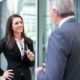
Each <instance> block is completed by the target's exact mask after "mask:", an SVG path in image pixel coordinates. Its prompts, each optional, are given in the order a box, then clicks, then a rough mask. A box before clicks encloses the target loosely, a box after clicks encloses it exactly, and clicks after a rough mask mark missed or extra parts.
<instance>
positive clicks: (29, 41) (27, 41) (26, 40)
mask: <svg viewBox="0 0 80 80" xmlns="http://www.w3.org/2000/svg"><path fill="white" fill-rule="evenodd" d="M24 40H25V42H26V43H29V44H31V43H32V42H33V41H32V39H31V38H29V37H25V39H24Z"/></svg>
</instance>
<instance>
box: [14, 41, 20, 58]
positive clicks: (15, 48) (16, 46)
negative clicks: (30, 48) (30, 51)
mask: <svg viewBox="0 0 80 80" xmlns="http://www.w3.org/2000/svg"><path fill="white" fill-rule="evenodd" d="M13 48H14V51H15V53H14V54H15V55H16V56H17V57H18V58H19V59H21V52H20V50H19V47H18V45H17V43H16V41H15V42H14V47H13Z"/></svg>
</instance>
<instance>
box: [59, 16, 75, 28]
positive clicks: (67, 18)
mask: <svg viewBox="0 0 80 80" xmlns="http://www.w3.org/2000/svg"><path fill="white" fill-rule="evenodd" d="M74 18H75V17H74V16H68V17H66V18H64V19H62V20H61V22H60V24H59V28H60V27H61V26H62V25H63V24H64V23H65V22H66V21H69V20H72V19H74Z"/></svg>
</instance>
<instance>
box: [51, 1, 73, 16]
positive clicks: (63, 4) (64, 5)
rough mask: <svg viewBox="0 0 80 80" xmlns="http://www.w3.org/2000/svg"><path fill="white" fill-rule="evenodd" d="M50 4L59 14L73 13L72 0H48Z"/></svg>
mask: <svg viewBox="0 0 80 80" xmlns="http://www.w3.org/2000/svg"><path fill="white" fill-rule="evenodd" d="M50 6H51V8H52V9H56V10H57V11H58V12H59V14H60V15H65V14H67V15H69V14H71V13H73V14H74V4H73V0H50Z"/></svg>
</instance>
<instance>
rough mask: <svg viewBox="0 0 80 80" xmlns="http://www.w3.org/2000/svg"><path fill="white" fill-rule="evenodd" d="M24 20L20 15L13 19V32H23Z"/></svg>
mask: <svg viewBox="0 0 80 80" xmlns="http://www.w3.org/2000/svg"><path fill="white" fill-rule="evenodd" d="M23 27H24V24H23V21H22V19H21V18H20V17H15V18H13V20H12V31H13V33H14V34H15V33H22V32H23Z"/></svg>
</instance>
